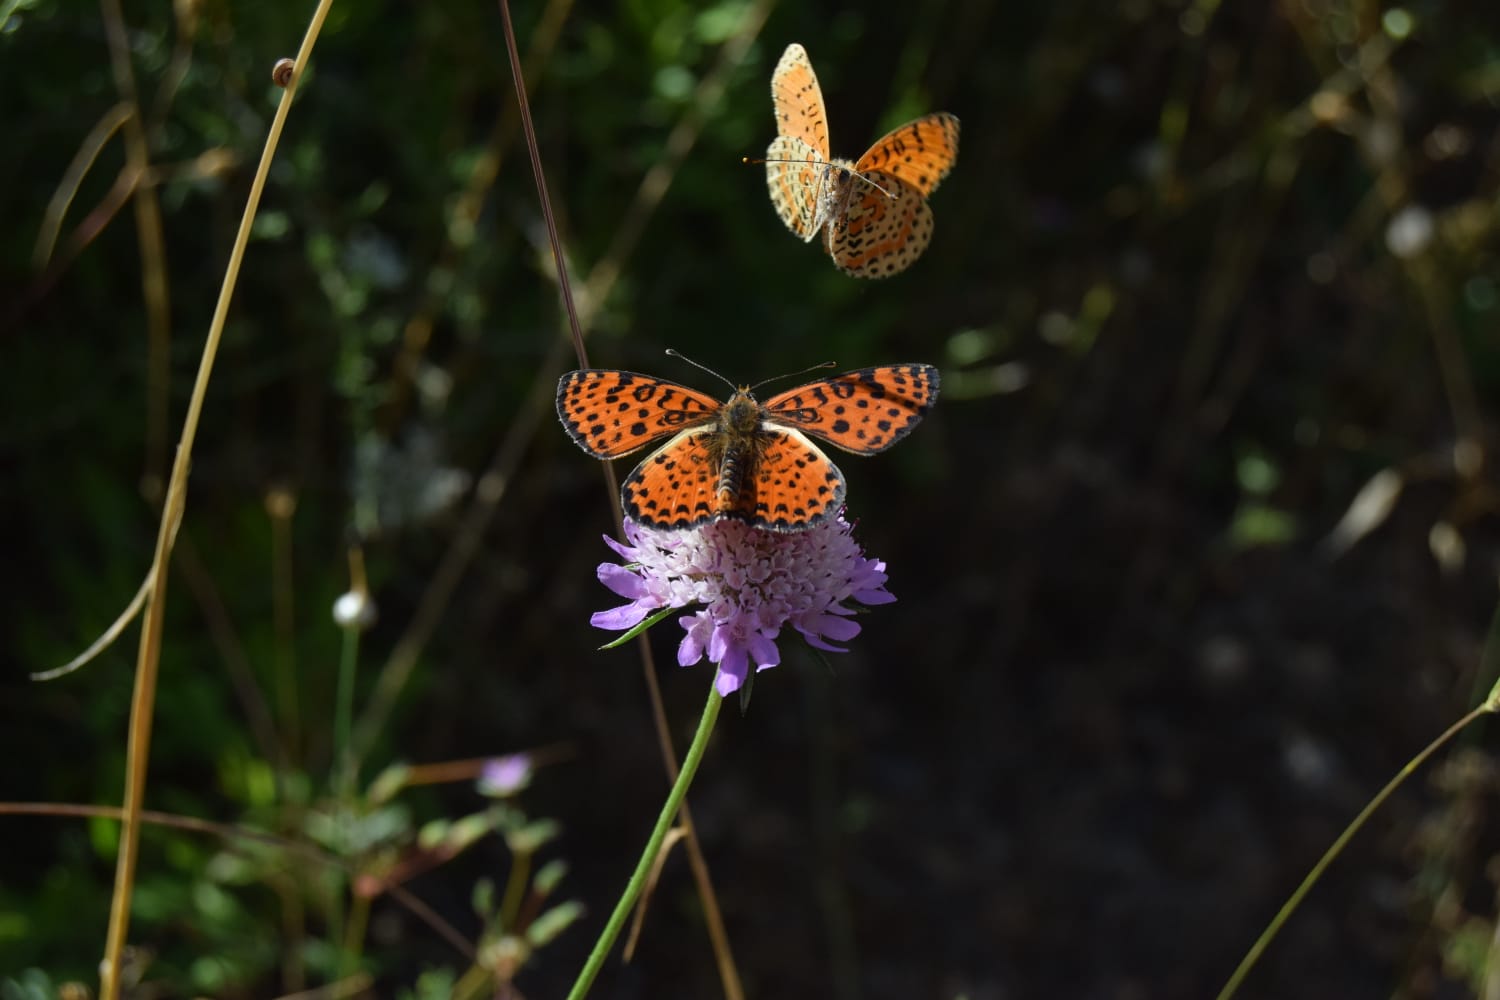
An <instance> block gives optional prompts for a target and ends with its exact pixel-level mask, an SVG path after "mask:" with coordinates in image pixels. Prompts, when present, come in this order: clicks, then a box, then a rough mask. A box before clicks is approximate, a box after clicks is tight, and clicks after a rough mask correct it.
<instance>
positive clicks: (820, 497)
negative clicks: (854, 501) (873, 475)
mask: <svg viewBox="0 0 1500 1000" xmlns="http://www.w3.org/2000/svg"><path fill="white" fill-rule="evenodd" d="M843 506H844V474H843V473H842V472H840V471H839V469H838V466H836V465H834V464H833V462H832V461H830V460H829V458H828V456H827V455H825V454H824V453H823V450H822V449H821V448H819V447H818V446H817V445H815V444H813V443H812V441H810V440H808V438H807V436H806V435H805V434H803V433H802V432H801V431H798V430H796V429H793V428H790V427H774V426H764V427H762V428H761V430H760V431H758V432H757V434H756V458H755V474H754V476H752V477H749V478H748V480H747V482H746V484H745V487H744V488H743V489H742V490H741V491H740V496H739V497H738V499H737V501H736V502H735V503H734V505H733V507H732V508H730V509H727V510H724V511H723V513H724V514H725V515H726V516H729V517H737V518H740V519H741V520H744V521H749V522H750V523H751V524H753V525H755V526H756V527H757V528H766V529H769V530H771V531H805V530H806V529H808V528H811V527H812V526H813V525H815V524H817V523H818V522H820V521H823V520H825V519H826V518H829V517H831V516H833V515H834V514H837V513H838V512H839V510H841V509H842V508H843Z"/></svg>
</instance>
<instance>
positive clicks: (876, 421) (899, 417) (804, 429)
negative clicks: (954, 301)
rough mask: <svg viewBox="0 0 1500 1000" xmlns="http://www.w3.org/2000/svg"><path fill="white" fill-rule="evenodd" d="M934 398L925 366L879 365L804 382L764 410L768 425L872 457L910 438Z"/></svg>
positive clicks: (933, 373) (932, 374)
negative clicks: (909, 435) (908, 436)
mask: <svg viewBox="0 0 1500 1000" xmlns="http://www.w3.org/2000/svg"><path fill="white" fill-rule="evenodd" d="M937 394H938V370H937V369H936V368H934V367H932V366H931V365H923V364H910V365H885V366H882V367H879V368H861V369H859V370H858V371H852V372H845V373H844V374H842V375H835V376H833V377H831V378H825V379H819V380H818V381H816V382H809V383H808V384H807V385H804V386H799V387H798V388H796V389H792V390H789V391H787V392H783V393H781V394H779V395H777V396H773V397H772V398H771V399H769V400H767V401H766V403H765V406H764V411H765V415H766V421H767V423H769V424H771V425H773V426H780V427H786V428H791V429H795V430H797V431H800V432H801V433H803V434H807V435H809V436H811V437H815V438H818V439H820V440H823V441H827V442H828V443H829V444H833V445H837V446H838V447H840V448H842V449H844V450H845V451H851V452H854V453H855V454H857V455H873V454H875V453H876V452H880V451H884V450H885V449H887V448H889V447H890V446H891V445H893V444H895V443H896V442H897V441H899V440H901V439H902V438H903V437H905V436H906V435H907V434H908V433H910V432H911V429H912V428H913V427H915V426H916V425H917V422H918V421H920V420H921V419H922V417H923V416H924V415H926V413H927V411H928V410H930V409H932V405H933V403H935V402H936V401H937Z"/></svg>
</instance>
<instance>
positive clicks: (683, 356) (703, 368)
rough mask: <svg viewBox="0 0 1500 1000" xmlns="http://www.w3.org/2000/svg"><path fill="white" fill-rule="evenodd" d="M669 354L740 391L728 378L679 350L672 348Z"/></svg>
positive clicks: (668, 351) (669, 349)
mask: <svg viewBox="0 0 1500 1000" xmlns="http://www.w3.org/2000/svg"><path fill="white" fill-rule="evenodd" d="M667 354H668V355H670V356H671V357H674V358H676V359H677V360H679V361H686V362H687V363H688V364H690V365H692V366H693V367H694V368H697V369H699V370H700V371H705V372H708V373H709V374H710V375H712V376H713V377H714V378H716V379H718V380H719V381H720V382H723V383H724V384H725V385H727V386H729V388H730V389H734V390H738V389H739V386H737V385H735V384H734V383H733V382H731V381H729V380H728V379H727V378H725V377H724V376H723V375H720V374H719V373H718V372H716V371H714V370H713V369H712V368H710V367H708V365H705V364H702V363H700V362H697V361H694V360H693V359H692V358H690V357H688V356H687V355H686V354H683V353H681V352H679V351H677V350H674V349H673V348H670V347H669V348H667Z"/></svg>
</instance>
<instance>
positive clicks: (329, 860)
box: [0, 802, 476, 961]
mask: <svg viewBox="0 0 1500 1000" xmlns="http://www.w3.org/2000/svg"><path fill="white" fill-rule="evenodd" d="M0 816H68V817H72V816H78V817H84V818H88V819H119V820H123V819H124V818H125V810H124V809H122V808H121V807H119V806H97V805H85V804H81V803H76V802H0ZM139 818H140V822H141V823H143V824H150V825H152V826H166V827H171V828H172V829H174V830H186V831H188V832H190V833H205V834H211V835H212V836H215V837H219V838H220V839H222V840H227V841H236V840H243V841H250V842H251V843H256V844H264V845H266V846H267V847H275V848H277V849H279V850H283V851H286V852H287V853H289V854H297V855H300V856H301V857H302V858H303V859H304V860H307V861H311V862H313V863H314V864H321V865H327V866H328V867H331V868H338V869H340V870H342V871H344V872H345V873H346V874H348V875H350V876H351V877H353V876H356V875H363V877H365V878H369V879H373V880H374V882H375V884H376V885H377V886H378V887H379V889H380V891H381V892H384V893H387V894H388V895H390V897H391V898H392V899H394V900H396V901H397V902H398V903H400V904H401V905H402V906H404V907H406V908H407V909H408V910H410V911H411V913H412V914H413V915H414V916H416V917H417V919H418V920H421V921H422V922H423V923H425V924H427V926H428V927H430V928H431V929H432V930H433V931H434V932H436V933H437V935H438V936H439V937H441V938H442V939H443V940H445V941H447V942H448V943H449V944H450V945H452V946H453V948H454V950H455V951H457V952H458V953H459V954H460V955H462V956H464V957H465V958H467V959H469V960H470V961H474V959H475V957H476V952H475V951H474V946H473V945H472V944H470V943H469V941H468V940H467V939H466V938H464V936H463V935H462V934H460V933H459V932H458V930H457V929H456V928H454V926H453V925H452V924H450V923H448V921H446V920H444V919H443V918H442V917H441V916H439V915H438V913H437V911H435V910H433V909H432V907H430V906H428V905H427V904H426V903H424V902H422V900H420V899H418V898H417V897H416V896H414V895H412V893H411V891H410V890H408V889H405V888H403V887H402V886H400V885H398V884H395V883H389V882H386V880H385V879H383V878H381V877H379V876H377V875H369V874H366V873H362V872H360V871H359V870H358V869H357V868H356V867H355V866H354V865H353V864H352V863H351V862H349V861H347V860H346V859H344V858H341V857H339V856H338V855H337V854H333V853H331V852H329V851H325V850H323V849H322V848H321V847H318V846H316V845H314V844H309V843H307V842H306V841H302V840H293V839H291V838H290V837H283V836H281V835H280V834H275V833H267V832H266V831H264V830H251V829H249V828H247V827H242V826H234V825H232V824H229V823H215V822H214V821H213V820H208V819H199V818H198V817H196V816H183V815H180V814H178V813H169V812H162V811H160V810H157V809H142V810H141V811H140V814H139Z"/></svg>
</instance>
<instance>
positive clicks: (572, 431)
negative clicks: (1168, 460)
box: [557, 364, 938, 531]
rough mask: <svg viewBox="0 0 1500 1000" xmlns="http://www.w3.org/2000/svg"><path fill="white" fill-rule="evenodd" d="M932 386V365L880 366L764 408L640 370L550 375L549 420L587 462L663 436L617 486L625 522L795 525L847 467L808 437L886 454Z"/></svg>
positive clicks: (811, 520)
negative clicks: (553, 390) (553, 383)
mask: <svg viewBox="0 0 1500 1000" xmlns="http://www.w3.org/2000/svg"><path fill="white" fill-rule="evenodd" d="M937 390H938V372H937V369H936V368H934V367H932V366H931V365H920V364H914V365H886V366H883V367H880V368H861V369H860V370H858V371H852V372H846V373H844V374H843V375H834V376H832V377H830V378H824V379H818V380H817V381H815V382H809V383H808V384H807V385H803V386H799V387H797V388H796V389H791V390H789V391H787V392H783V393H778V394H777V395H775V396H772V397H771V398H770V399H768V400H766V401H765V402H764V403H759V402H757V401H756V399H755V397H754V396H752V395H750V390H749V389H748V388H740V389H737V390H735V393H734V395H732V396H730V397H729V401H728V402H726V403H720V402H719V401H718V400H716V399H714V398H713V397H712V396H707V395H704V394H703V393H701V392H698V391H696V390H694V389H689V388H687V387H686V386H681V385H678V384H676V383H675V382H667V381H665V380H663V379H659V378H652V377H651V376H649V375H637V374H635V373H634V372H623V371H617V370H615V369H612V368H605V369H587V370H584V371H576V372H569V373H568V374H566V375H564V376H563V377H562V381H560V382H558V384H557V415H558V418H559V419H561V420H562V424H563V427H564V428H565V429H566V430H567V432H568V434H569V435H570V436H571V437H572V438H573V440H574V441H576V442H578V446H579V447H580V448H582V449H583V450H584V451H586V452H588V453H589V454H590V455H593V456H594V457H595V458H619V457H620V456H622V455H629V454H630V453H631V452H633V451H637V450H639V449H641V448H643V447H645V446H646V445H648V444H651V443H652V442H654V441H657V440H659V439H661V438H664V437H667V436H668V435H671V438H670V440H668V441H667V443H666V444H664V445H662V446H661V447H660V448H658V449H656V451H654V452H652V453H651V454H650V455H649V456H647V458H646V460H645V461H643V462H641V464H640V465H637V466H636V467H635V471H634V472H632V473H631V474H630V475H629V476H628V477H627V478H626V479H625V483H624V485H623V486H622V487H621V489H620V499H621V501H622V503H623V504H624V508H625V514H626V516H627V517H629V518H630V519H631V520H632V521H636V522H638V523H640V524H644V525H646V526H648V527H652V528H667V529H679V528H691V527H694V526H697V525H700V524H706V523H708V522H710V521H715V520H719V519H721V518H726V517H733V518H738V519H740V520H743V521H748V522H750V523H751V524H752V525H754V526H756V527H758V528H767V529H770V530H771V531H802V530H805V529H807V528H810V527H812V526H813V525H815V524H817V523H818V522H819V521H822V520H823V519H825V518H828V517H831V516H833V515H835V514H837V513H838V511H839V510H840V509H841V508H842V507H843V504H844V474H843V473H841V472H840V471H839V470H838V467H837V466H835V465H834V464H833V463H832V462H831V461H829V460H828V456H827V455H825V454H823V452H822V451H821V450H820V449H819V448H818V446H817V445H816V444H814V443H813V442H812V440H811V439H812V438H817V439H819V440H822V441H827V442H828V443H829V444H833V445H837V446H838V447H840V448H843V449H844V450H845V451H851V452H853V453H854V454H856V455H873V454H875V453H876V452H880V451H884V450H885V449H887V448H889V447H890V446H891V445H893V444H895V443H896V442H897V441H899V440H901V439H902V438H903V437H905V436H906V435H907V433H908V432H909V431H910V430H911V429H912V427H914V426H916V423H917V421H919V420H921V419H922V416H923V414H925V413H926V412H927V411H928V410H930V409H931V408H932V404H933V402H934V401H936V399H937Z"/></svg>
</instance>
